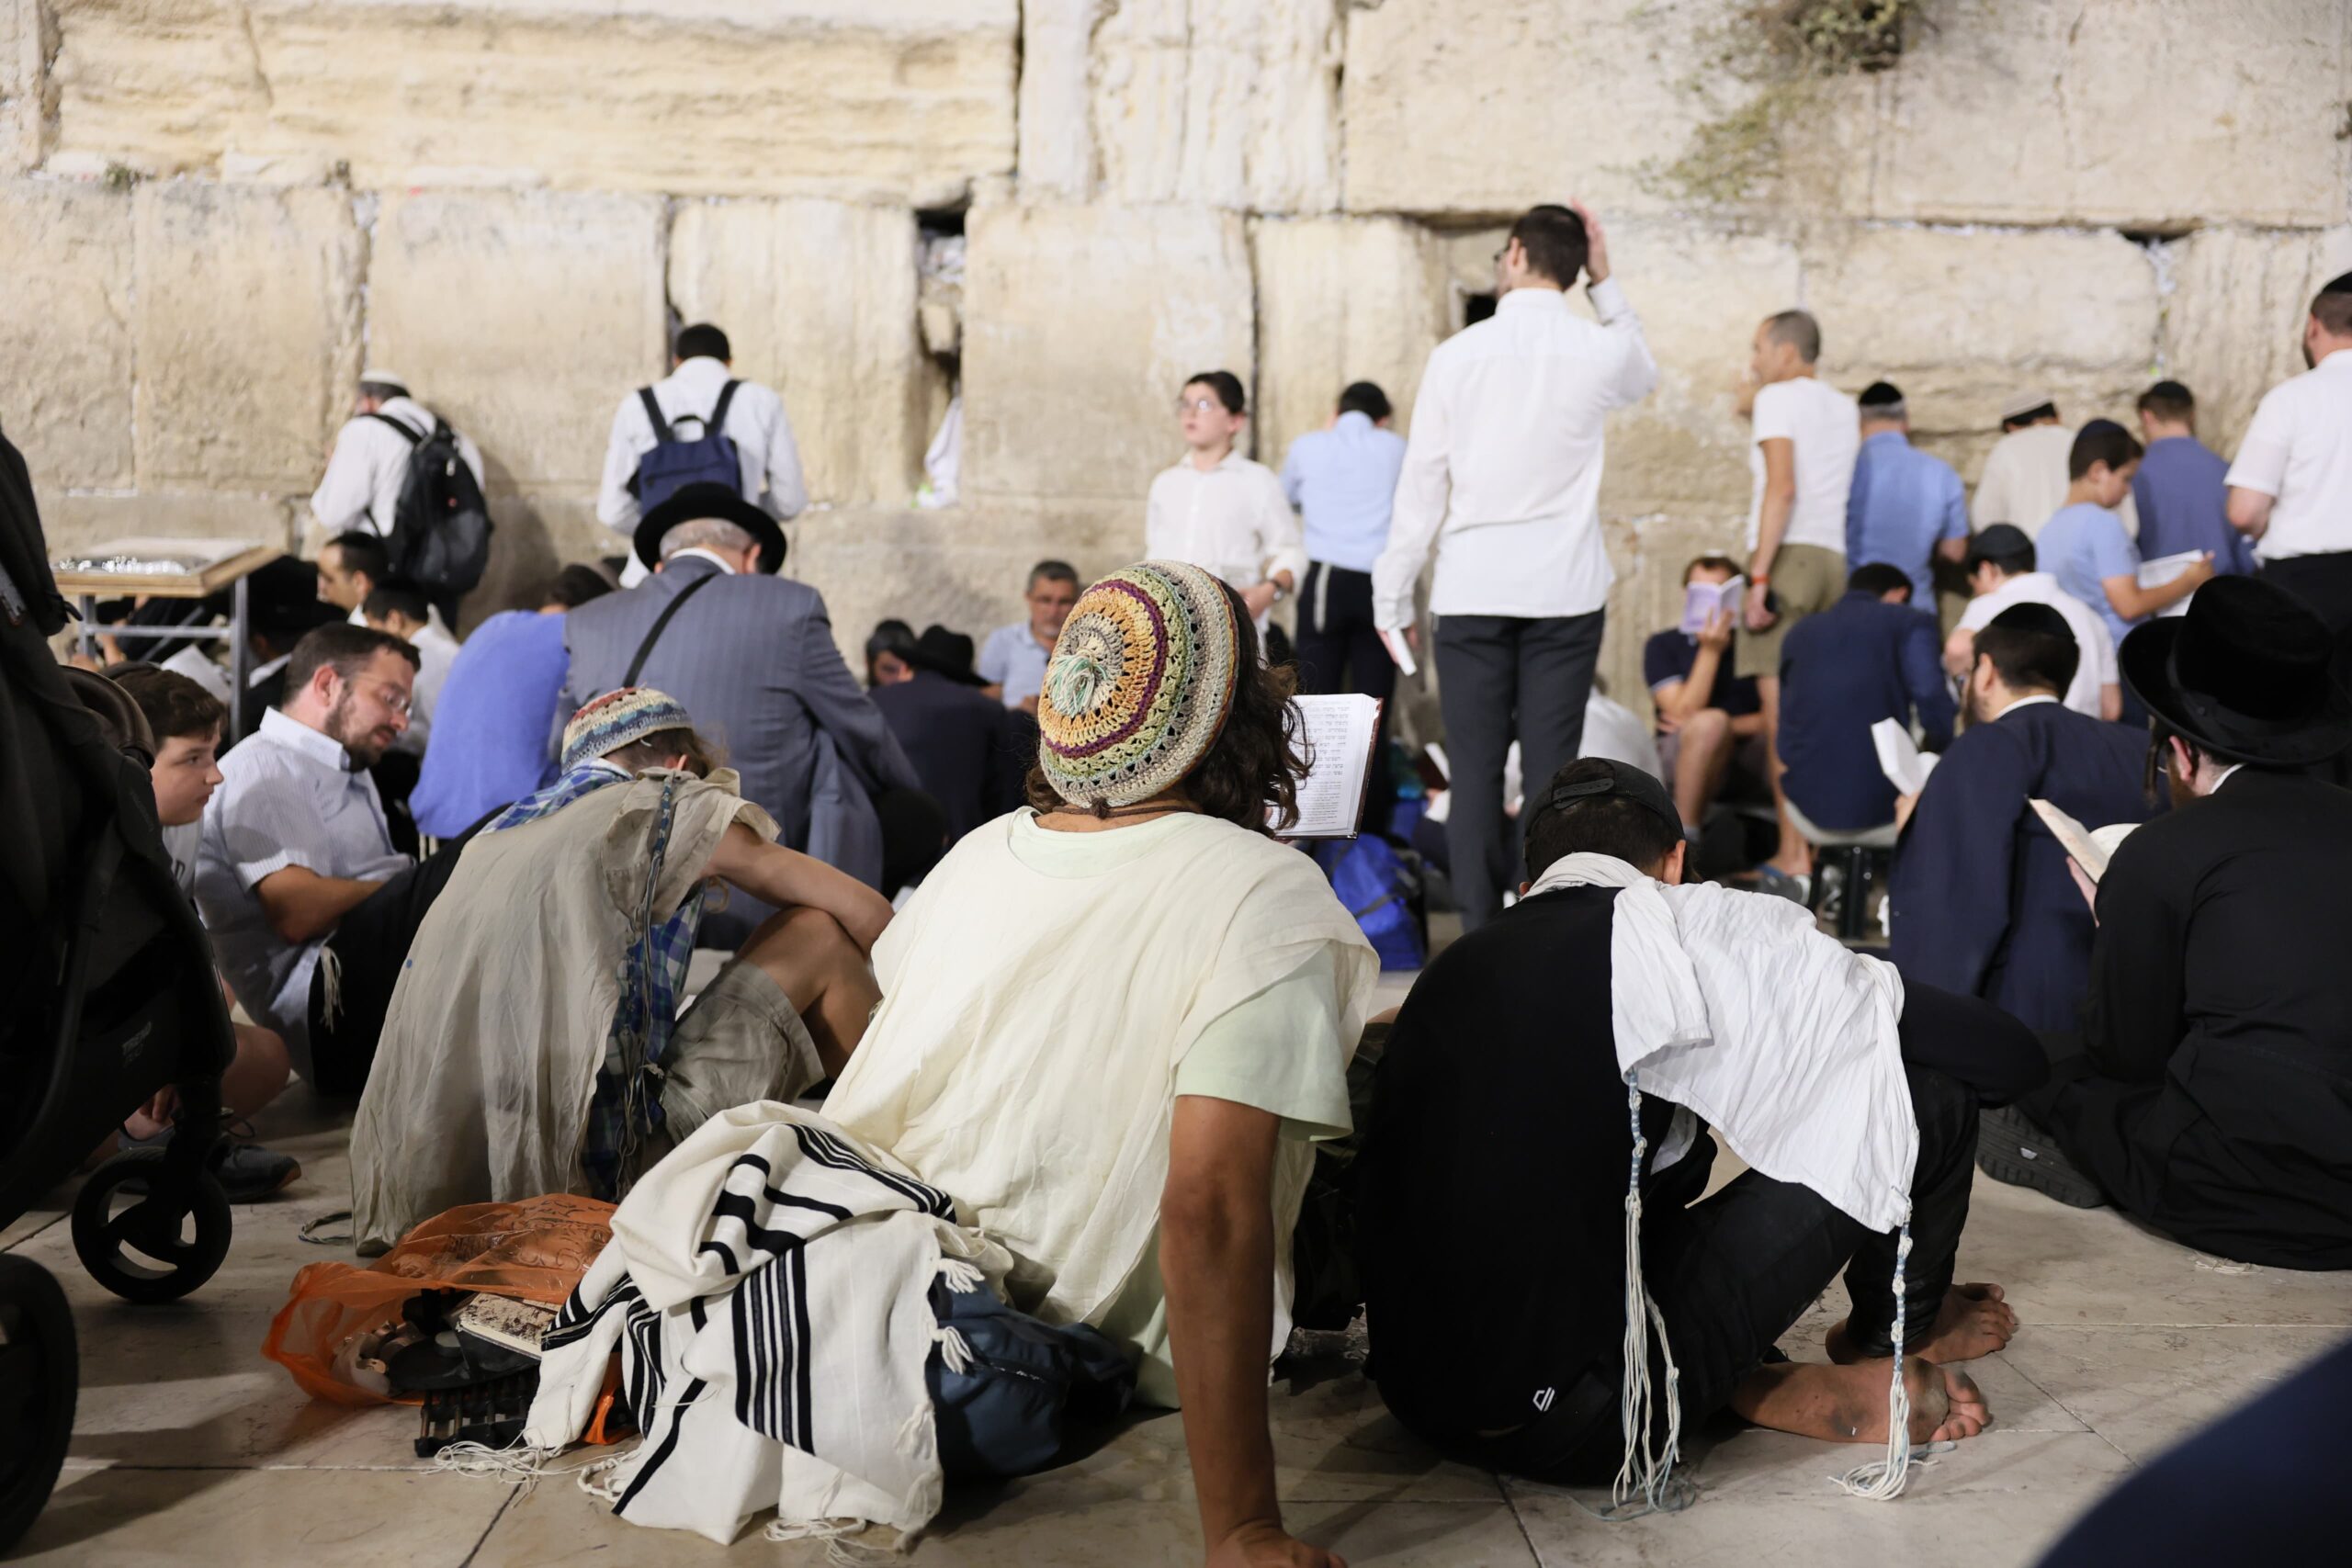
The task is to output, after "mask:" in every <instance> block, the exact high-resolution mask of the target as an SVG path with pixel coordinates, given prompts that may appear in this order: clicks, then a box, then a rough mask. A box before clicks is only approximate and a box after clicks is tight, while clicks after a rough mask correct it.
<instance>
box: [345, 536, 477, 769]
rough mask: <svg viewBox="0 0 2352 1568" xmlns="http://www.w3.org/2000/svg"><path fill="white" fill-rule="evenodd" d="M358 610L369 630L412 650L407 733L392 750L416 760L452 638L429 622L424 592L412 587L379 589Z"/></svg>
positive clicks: (450, 659)
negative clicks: (413, 678) (387, 635)
mask: <svg viewBox="0 0 2352 1568" xmlns="http://www.w3.org/2000/svg"><path fill="white" fill-rule="evenodd" d="M361 610H362V613H363V614H365V615H366V616H367V618H368V625H369V626H373V627H374V628H375V629H376V630H378V631H379V632H390V633H391V634H392V635H393V636H394V637H398V638H400V639H401V641H402V642H404V643H406V644H408V645H409V646H410V647H411V648H413V649H416V660H417V664H416V683H415V686H414V688H413V692H412V694H411V696H410V699H409V708H408V728H407V729H406V730H404V731H403V732H402V733H401V738H400V739H398V740H396V741H394V742H393V743H392V749H393V750H398V751H405V752H407V753H409V754H410V755H411V756H415V757H422V756H424V746H425V741H426V740H427V739H428V738H429V737H430V736H431V735H432V732H433V705H434V703H435V701H437V700H438V699H439V697H440V695H441V684H442V682H445V681H447V679H448V678H449V666H450V665H452V664H454V663H456V662H457V660H458V639H457V638H456V637H451V636H450V635H449V633H448V631H447V628H445V627H444V626H442V625H441V623H440V622H439V621H436V620H435V619H434V618H433V609H432V606H431V605H430V604H426V603H425V598H424V590H423V589H421V588H418V587H417V586H416V585H415V584H414V583H412V582H403V581H397V580H395V581H390V582H386V583H382V584H379V586H378V587H377V588H376V590H375V592H371V593H369V594H368V602H367V603H366V604H364V605H362V606H361Z"/></svg>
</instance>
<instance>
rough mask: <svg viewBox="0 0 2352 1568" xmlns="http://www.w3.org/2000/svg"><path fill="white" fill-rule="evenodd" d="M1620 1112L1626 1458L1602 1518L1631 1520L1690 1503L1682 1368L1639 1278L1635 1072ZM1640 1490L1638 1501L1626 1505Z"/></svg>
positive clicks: (1620, 1407) (1645, 1143) (1642, 1151)
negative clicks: (1656, 1443)
mask: <svg viewBox="0 0 2352 1568" xmlns="http://www.w3.org/2000/svg"><path fill="white" fill-rule="evenodd" d="M1625 1107H1626V1114H1627V1116H1628V1117H1629V1118H1630V1119H1631V1121H1632V1122H1633V1128H1634V1160H1633V1168H1632V1172H1631V1174H1630V1175H1628V1176H1627V1178H1626V1180H1625V1344H1624V1358H1625V1382H1624V1383H1623V1387H1621V1388H1620V1389H1619V1391H1618V1395H1617V1418H1618V1421H1619V1422H1620V1424H1621V1425H1622V1426H1623V1428H1624V1432H1625V1457H1624V1461H1623V1463H1621V1464H1620V1465H1619V1466H1618V1467H1617V1479H1616V1481H1615V1482H1614V1483H1612V1484H1611V1487H1610V1489H1609V1499H1610V1507H1609V1512H1608V1513H1607V1514H1606V1515H1604V1516H1603V1517H1610V1518H1637V1517H1640V1516H1641V1515H1643V1514H1645V1513H1672V1512H1675V1511H1677V1510H1679V1509H1681V1508H1686V1507H1689V1506H1691V1497H1692V1495H1693V1494H1692V1491H1691V1485H1690V1483H1688V1482H1678V1481H1676V1480H1675V1479H1674V1461H1675V1459H1676V1457H1677V1456H1678V1455H1679V1453H1680V1452H1681V1449H1682V1372H1681V1369H1680V1368H1679V1367H1677V1366H1676V1365H1675V1364H1674V1346H1673V1343H1672V1341H1671V1340H1669V1339H1668V1337H1667V1332H1666V1318H1665V1316H1664V1315H1663V1314H1660V1313H1659V1311H1658V1310H1657V1303H1656V1302H1654V1301H1652V1300H1650V1294H1649V1290H1648V1287H1647V1286H1646V1285H1645V1283H1644V1282H1643V1279H1642V1162H1643V1160H1644V1159H1645V1157H1646V1156H1647V1155H1648V1153H1649V1139H1648V1138H1646V1137H1645V1136H1644V1135H1643V1133H1642V1091H1641V1089H1640V1088H1639V1087H1638V1086H1637V1085H1636V1084H1635V1083H1634V1075H1633V1074H1631V1073H1627V1074H1626V1075H1625ZM1653 1328H1655V1329H1656V1330H1657V1348H1658V1354H1659V1356H1660V1357H1661V1358H1662V1359H1664V1360H1665V1362H1666V1450H1665V1452H1664V1453H1658V1452H1655V1451H1654V1450H1652V1447H1651V1441H1650V1423H1651V1419H1652V1415H1653V1412H1654V1411H1655V1409H1656V1395H1655V1394H1654V1393H1653V1391H1652V1389H1651V1387H1650V1345H1649V1340H1650V1332H1651V1330H1652V1329H1653ZM1636 1492H1639V1494H1640V1495H1641V1498H1642V1506H1641V1507H1639V1508H1629V1506H1628V1505H1629V1504H1630V1502H1631V1500H1632V1498H1633V1496H1634V1493H1636Z"/></svg>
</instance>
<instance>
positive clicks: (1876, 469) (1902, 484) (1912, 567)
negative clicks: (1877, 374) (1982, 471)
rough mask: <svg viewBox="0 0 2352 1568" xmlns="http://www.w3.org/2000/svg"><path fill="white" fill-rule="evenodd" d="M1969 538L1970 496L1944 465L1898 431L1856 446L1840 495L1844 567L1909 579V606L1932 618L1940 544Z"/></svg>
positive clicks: (1878, 436) (1883, 432) (1945, 463)
mask: <svg viewBox="0 0 2352 1568" xmlns="http://www.w3.org/2000/svg"><path fill="white" fill-rule="evenodd" d="M1967 536H1968V498H1967V495H1966V492H1965V490H1964V488H1963V487H1962V484H1961V482H1960V476H1959V475H1958V474H1956V473H1954V472H1953V471H1952V467H1951V464H1950V463H1947V462H1945V461H1944V460H1943V459H1942V458H1941V457H1936V456H1935V455H1934V454H1932V453H1928V452H1922V451H1920V450H1919V449H1918V448H1917V446H1912V445H1911V443H1910V441H1909V440H1908V439H1907V438H1906V437H1905V435H1904V434H1903V432H1901V431H1899V430H1882V431H1880V432H1879V433H1878V434H1875V435H1873V436H1871V438H1870V439H1869V440H1867V441H1865V442H1863V443H1862V449H1861V453H1860V456H1859V457H1856V458H1855V459H1854V483H1853V489H1852V490H1851V491H1849V492H1848V493H1847V497H1846V565H1847V566H1848V567H1849V569H1850V568H1853V567H1858V566H1868V565H1870V564H1871V562H1873V561H1883V562H1884V563H1886V564H1887V565H1889V566H1895V567H1901V568H1902V569H1903V570H1904V572H1905V575H1906V576H1908V577H1909V578H1910V579H1911V604H1912V605H1913V607H1914V608H1917V609H1921V610H1927V611H1929V612H1931V613H1932V612H1933V611H1934V609H1935V607H1936V585H1935V576H1934V568H1933V566H1932V564H1931V563H1932V562H1933V560H1934V558H1935V553H1936V545H1937V543H1938V541H1939V540H1943V539H1964V538H1966V537H1967Z"/></svg>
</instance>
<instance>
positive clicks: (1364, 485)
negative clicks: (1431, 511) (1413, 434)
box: [1283, 411, 1405, 572]
mask: <svg viewBox="0 0 2352 1568" xmlns="http://www.w3.org/2000/svg"><path fill="white" fill-rule="evenodd" d="M1404 467H1405V438H1404V437H1403V436H1401V435H1399V434H1397V433H1396V432H1394V431H1391V430H1383V429H1381V428H1380V426H1378V425H1376V424H1374V423H1372V419H1371V416H1369V415H1367V414H1362V413H1357V412H1352V411H1351V412H1347V413H1343V414H1341V415H1340V418H1339V422H1338V423H1335V424H1333V425H1332V426H1331V427H1330V428H1329V430H1311V431H1309V432H1307V433H1306V434H1305V435H1302V436H1300V437H1299V438H1298V439H1297V440H1295V441H1294V442H1292V443H1291V444H1290V456H1289V457H1288V458H1287V459H1285V460H1284V461H1283V494H1284V495H1286V496H1288V497H1289V498H1290V503H1291V504H1292V505H1293V506H1295V507H1297V508H1298V509H1299V515H1300V521H1301V523H1302V525H1303V530H1302V531H1303V532H1304V533H1305V535H1306V558H1307V559H1308V560H1310V561H1318V560H1319V561H1323V562H1326V563H1328V564H1329V565H1331V566H1336V567H1340V568H1343V569H1345V570H1349V571H1366V572H1368V571H1370V570H1372V563H1373V562H1374V561H1376V560H1378V559H1379V558H1380V552H1381V550H1382V549H1383V548H1384V547H1385V546H1386V545H1387V543H1388V512H1389V507H1390V506H1391V504H1392V503H1393V502H1395V501H1396V499H1397V475H1398V474H1399V473H1400V472H1402V471H1403V469H1404Z"/></svg>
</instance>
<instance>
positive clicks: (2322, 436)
mask: <svg viewBox="0 0 2352 1568" xmlns="http://www.w3.org/2000/svg"><path fill="white" fill-rule="evenodd" d="M2303 358H2304V360H2305V362H2306V363H2308V364H2309V365H2310V366H2311V369H2309V370H2308V371H2306V372H2304V373H2303V374H2302V375H2301V376H2298V377H2296V378H2294V379H2293V380H2291V381H2286V382H2282V383H2280V384H2279V385H2278V386H2276V387H2273V388H2272V389H2270V390H2269V391H2268V392H2267V393H2265V394H2264V396H2263V399H2262V403H2261V406H2259V407H2258V408H2256V410H2255V412H2254V423H2252V424H2249V425H2247V426H2246V432H2245V439H2244V440H2242V441H2240V442H2239V443H2238V455H2237V460H2236V461H2235V462H2233V463H2232V464H2231V465H2230V475H2229V486H2230V522H2231V524H2232V525H2233V526H2234V527H2236V528H2238V529H2239V530H2240V531H2242V532H2244V533H2245V534H2247V535H2249V536H2252V537H2253V539H2254V540H2255V547H2254V554H2255V558H2256V560H2258V561H2259V562H2260V563H2261V568H2260V575H2261V576H2262V577H2263V578H2264V579H2265V580H2267V581H2270V582H2273V583H2276V584H2277V585H2278V587H2280V588H2283V589H2285V590H2286V591H2287V592H2290V593H2292V594H2294V595H2295V596H2296V597H2297V598H2300V599H2301V600H2302V601H2303V602H2304V603H2305V604H2309V605H2310V606H2311V607H2312V609H2314V610H2316V611H2318V612H2319V616H2320V619H2321V620H2323V621H2324V622H2326V623H2327V628H2328V630H2329V631H2330V632H2332V633H2334V634H2335V636H2336V637H2338V638H2339V639H2340V638H2342V637H2344V636H2345V635H2346V631H2347V630H2352V274H2347V275H2346V276H2344V277H2341V278H2338V279H2336V280H2335V282H2334V283H2331V284H2329V285H2328V286H2327V288H2324V289H2323V290H2322V291H2321V292H2320V294H2319V295H2318V296H2317V298H2315V299H2312V309H2311V314H2310V316H2309V317H2308V318H2307V319H2306V320H2305V321H2304V322H2303Z"/></svg>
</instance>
